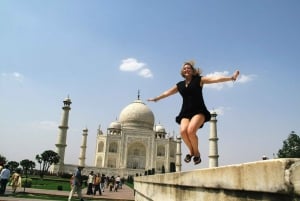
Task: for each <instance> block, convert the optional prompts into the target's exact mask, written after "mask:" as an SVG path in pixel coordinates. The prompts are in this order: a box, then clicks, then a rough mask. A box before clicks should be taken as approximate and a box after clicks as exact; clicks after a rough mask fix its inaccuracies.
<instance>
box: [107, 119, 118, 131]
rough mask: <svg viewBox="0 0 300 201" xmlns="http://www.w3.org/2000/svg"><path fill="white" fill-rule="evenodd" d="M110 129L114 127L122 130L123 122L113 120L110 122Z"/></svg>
mask: <svg viewBox="0 0 300 201" xmlns="http://www.w3.org/2000/svg"><path fill="white" fill-rule="evenodd" d="M108 128H109V129H111V128H113V129H118V130H121V123H120V122H118V121H113V122H111V123H110V124H109V127H108Z"/></svg>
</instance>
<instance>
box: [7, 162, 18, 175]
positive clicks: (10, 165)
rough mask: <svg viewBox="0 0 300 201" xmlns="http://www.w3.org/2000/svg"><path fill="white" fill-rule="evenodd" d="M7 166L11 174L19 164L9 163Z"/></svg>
mask: <svg viewBox="0 0 300 201" xmlns="http://www.w3.org/2000/svg"><path fill="white" fill-rule="evenodd" d="M7 165H8V167H9V169H10V171H12V172H14V171H16V169H17V168H18V167H19V163H18V162H16V161H9V162H8V163H7Z"/></svg>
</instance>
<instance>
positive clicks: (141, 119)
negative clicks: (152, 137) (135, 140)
mask: <svg viewBox="0 0 300 201" xmlns="http://www.w3.org/2000/svg"><path fill="white" fill-rule="evenodd" d="M119 120H120V122H121V123H122V126H123V127H144V128H148V129H151V130H152V129H153V125H154V115H153V112H152V111H151V110H150V109H149V107H148V106H147V105H146V104H145V103H143V102H142V101H141V100H139V99H138V100H135V101H133V102H132V103H131V104H129V105H128V106H126V107H125V108H124V109H123V110H122V111H121V113H120V118H119Z"/></svg>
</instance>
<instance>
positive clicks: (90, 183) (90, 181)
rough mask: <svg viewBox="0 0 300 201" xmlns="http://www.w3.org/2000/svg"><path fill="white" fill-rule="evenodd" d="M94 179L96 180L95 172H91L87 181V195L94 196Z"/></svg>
mask: <svg viewBox="0 0 300 201" xmlns="http://www.w3.org/2000/svg"><path fill="white" fill-rule="evenodd" d="M94 178H95V175H94V172H93V171H91V172H90V174H89V176H88V180H87V184H88V187H87V192H86V194H87V195H93V183H94Z"/></svg>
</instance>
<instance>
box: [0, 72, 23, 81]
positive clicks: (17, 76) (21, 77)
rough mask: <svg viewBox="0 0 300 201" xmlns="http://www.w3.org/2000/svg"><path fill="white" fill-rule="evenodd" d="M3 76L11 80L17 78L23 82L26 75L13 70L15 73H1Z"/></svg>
mask: <svg viewBox="0 0 300 201" xmlns="http://www.w3.org/2000/svg"><path fill="white" fill-rule="evenodd" d="M1 77H3V78H6V79H9V80H15V81H18V82H23V80H24V76H23V75H22V74H21V73H18V72H13V73H1Z"/></svg>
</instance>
